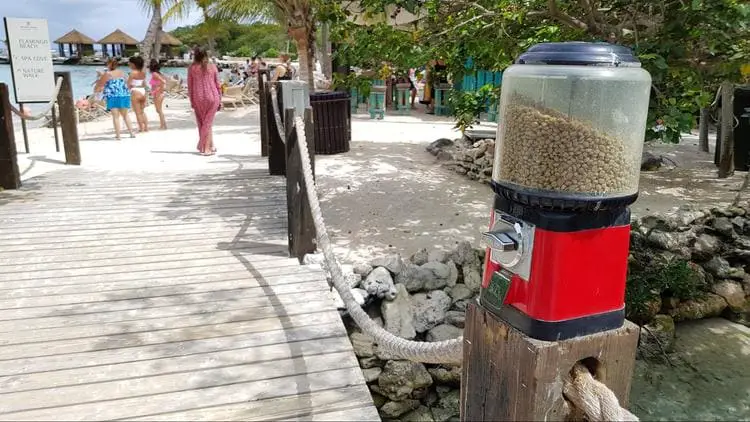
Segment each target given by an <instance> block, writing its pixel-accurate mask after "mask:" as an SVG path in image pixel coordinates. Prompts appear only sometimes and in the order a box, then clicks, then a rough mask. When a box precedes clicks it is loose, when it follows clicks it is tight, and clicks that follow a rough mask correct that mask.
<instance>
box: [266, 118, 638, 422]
mask: <svg viewBox="0 0 750 422" xmlns="http://www.w3.org/2000/svg"><path fill="white" fill-rule="evenodd" d="M277 109H278V107H277V106H274V111H276V110H277ZM274 115H275V116H274V117H275V118H276V120H277V121H278V120H279V115H278V113H276V112H274ZM295 128H296V135H297V143H298V150H299V155H300V159H301V163H302V166H301V167H302V174H303V180H304V184H305V187H306V191H307V200H308V203H309V206H310V210H311V213H312V217H313V222H314V225H315V231H316V237H317V242H318V246H319V247H320V248H321V250H322V252H323V256H324V258H325V262H326V267H327V269H328V271H329V272H330V274H331V281H332V283H333V287H334V288H335V289H336V291H337V292H338V293H339V295H340V296H341V299H342V300H343V302H344V305H345V306H346V309H347V311H348V313H349V315H350V316H351V317H352V319H353V320H354V322H355V323H356V324H357V325H358V326H359V328H360V329H361V330H362V331H363V332H364V333H365V334H367V335H369V336H371V337H372V338H373V339H374V341H375V343H377V344H378V347H382V348H384V349H385V350H387V351H388V352H389V353H390V354H391V355H393V356H395V357H398V358H401V359H407V360H411V361H417V362H424V363H448V364H460V363H461V360H462V354H463V353H462V351H463V337H459V338H457V339H453V340H446V341H439V342H432V343H429V342H418V341H411V340H406V339H403V338H401V337H398V336H396V335H394V334H392V333H390V332H388V331H386V330H385V329H383V328H381V327H380V326H378V325H377V324H376V323H375V322H374V321H373V320H372V319H371V318H370V316H369V315H368V314H367V313H366V312H365V311H364V310H363V309H362V308H361V307H360V305H359V304H358V303H357V301H356V299H355V298H354V295H353V294H352V290H351V288H352V287H351V285H350V284H349V283H347V281H346V278H345V277H344V276H343V273H342V270H341V265H340V263H339V261H338V259H337V258H336V255H335V254H334V251H333V247H332V245H331V240H330V238H329V236H328V231H327V229H326V225H325V221H324V220H323V215H322V211H321V209H320V201H319V200H318V193H317V189H316V186H315V181H314V178H313V172H312V163H311V162H310V156H309V155H308V154H309V148H308V145H307V138H306V136H305V129H304V128H305V125H304V120H303V119H302V117H299V116H296V117H295ZM563 395H564V397H565V399H566V403H567V404H568V406H569V407H570V411H571V414H575V415H581V416H583V417H585V419H586V420H589V421H638V418H637V417H636V416H635V415H633V414H632V413H630V412H629V411H628V410H627V409H624V408H622V407H621V406H620V404H619V402H618V400H617V397H616V396H615V394H614V393H613V392H612V390H610V389H609V388H608V387H607V386H606V385H605V384H604V383H602V382H600V381H597V380H596V379H595V378H594V377H593V376H592V375H591V373H590V372H589V370H588V369H587V368H586V367H585V366H584V365H582V364H580V363H578V364H576V365H575V367H574V368H573V371H572V377H571V380H569V381H566V382H565V384H564V388H563Z"/></svg>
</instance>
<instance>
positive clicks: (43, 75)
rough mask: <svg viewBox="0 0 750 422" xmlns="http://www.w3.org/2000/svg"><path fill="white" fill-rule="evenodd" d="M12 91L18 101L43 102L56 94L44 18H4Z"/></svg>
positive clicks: (47, 32)
mask: <svg viewBox="0 0 750 422" xmlns="http://www.w3.org/2000/svg"><path fill="white" fill-rule="evenodd" d="M5 34H6V39H7V40H8V50H9V51H8V56H9V57H10V67H11V75H12V77H13V91H14V93H15V96H16V101H17V102H18V103H46V102H48V101H50V100H51V99H52V95H53V94H54V93H55V74H54V70H53V68H52V54H51V53H50V41H49V31H48V29H47V20H46V19H17V18H5Z"/></svg>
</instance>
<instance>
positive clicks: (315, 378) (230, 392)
mask: <svg viewBox="0 0 750 422" xmlns="http://www.w3.org/2000/svg"><path fill="white" fill-rule="evenodd" d="M307 371H308V372H307V374H301V375H291V376H285V377H280V378H275V379H265V380H260V381H247V382H234V383H227V384H225V385H221V386H214V387H204V388H200V389H192V390H185V391H176V392H171V393H164V394H160V395H151V396H139V397H130V398H124V399H120V400H111V401H98V402H87V403H82V404H75V405H70V406H66V407H64V408H61V407H47V408H41V409H35V410H28V411H20V412H13V413H2V414H0V420H8V421H33V420H60V419H61V415H66V414H68V415H69V414H75V415H77V418H76V419H77V420H90V421H100V420H116V419H130V418H135V417H139V416H145V415H151V414H155V413H158V412H179V411H184V410H190V409H194V408H198V407H205V406H210V405H213V406H219V405H222V404H230V403H241V402H248V405H250V403H252V402H256V401H258V400H263V399H271V398H275V397H286V396H289V395H290V394H297V395H301V394H304V393H309V392H311V391H320V390H328V389H332V388H341V387H346V386H349V385H352V384H360V383H362V382H363V381H362V380H361V378H362V371H361V370H360V369H359V367H352V368H341V369H329V370H323V369H322V368H321V370H319V371H318V372H313V371H311V370H310V369H309V367H308V369H307ZM183 379H184V376H183ZM356 415H357V413H353V414H352V418H351V419H350V420H358V418H357V417H356ZM259 416H261V415H259ZM261 417H262V416H261ZM212 419H214V418H212ZM67 420H69V419H67ZM165 420H169V419H168V418H165ZM214 420H216V419H214Z"/></svg>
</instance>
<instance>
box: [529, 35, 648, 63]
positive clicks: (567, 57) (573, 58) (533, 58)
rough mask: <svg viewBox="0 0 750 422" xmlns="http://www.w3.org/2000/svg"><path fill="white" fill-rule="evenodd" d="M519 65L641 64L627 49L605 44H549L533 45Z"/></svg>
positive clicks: (579, 42) (575, 42)
mask: <svg viewBox="0 0 750 422" xmlns="http://www.w3.org/2000/svg"><path fill="white" fill-rule="evenodd" d="M516 63H517V64H552V65H577V66H621V65H625V66H627V65H628V64H629V65H630V66H633V65H636V64H640V61H639V60H638V58H637V57H636V56H635V54H633V51H632V50H631V49H629V48H627V47H624V46H621V45H616V44H609V43H604V42H596V43H593V42H581V41H572V42H548V43H541V44H536V45H533V46H532V47H531V48H529V49H528V50H526V52H525V53H523V54H521V55H520V56H518V59H516Z"/></svg>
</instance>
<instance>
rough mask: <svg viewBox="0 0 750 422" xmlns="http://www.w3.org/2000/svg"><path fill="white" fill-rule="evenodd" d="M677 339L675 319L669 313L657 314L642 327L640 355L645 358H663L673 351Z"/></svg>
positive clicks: (639, 343) (639, 345)
mask: <svg viewBox="0 0 750 422" xmlns="http://www.w3.org/2000/svg"><path fill="white" fill-rule="evenodd" d="M674 340H675V326H674V320H673V319H672V317H670V316H669V315H656V316H655V317H654V319H653V320H652V321H651V322H650V323H648V324H646V325H644V326H643V327H642V328H641V334H640V337H639V340H638V355H639V357H641V358H643V359H661V358H662V357H664V355H665V354H666V353H669V352H671V351H672V348H673V347H674Z"/></svg>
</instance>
